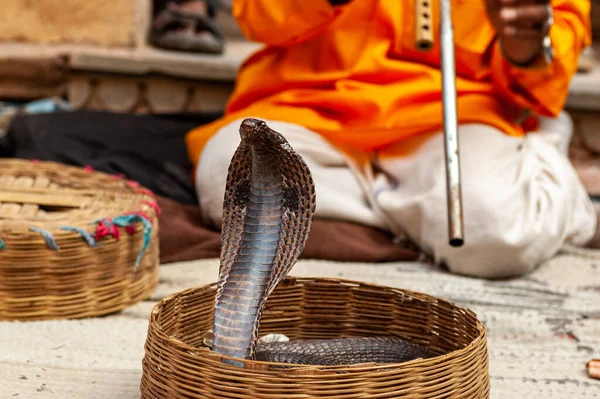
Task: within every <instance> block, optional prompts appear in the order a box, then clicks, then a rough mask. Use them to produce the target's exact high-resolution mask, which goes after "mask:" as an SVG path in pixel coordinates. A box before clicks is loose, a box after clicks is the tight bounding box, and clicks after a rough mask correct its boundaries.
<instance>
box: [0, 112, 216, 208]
mask: <svg viewBox="0 0 600 399" xmlns="http://www.w3.org/2000/svg"><path fill="white" fill-rule="evenodd" d="M217 117H218V115H195V114H194V115H164V116H150V115H131V114H116V113H109V112H100V111H73V112H57V113H50V114H38V115H21V116H17V117H15V118H14V119H13V120H12V122H11V124H10V126H9V128H8V130H7V133H6V135H5V136H4V137H2V138H1V139H0V156H1V157H4V158H22V159H39V160H42V161H54V162H60V163H63V164H67V165H74V166H81V167H83V166H86V165H89V166H91V167H93V168H94V169H96V170H99V171H102V172H105V173H111V174H121V173H122V174H123V175H125V177H127V178H128V179H131V180H135V181H137V182H139V183H140V184H142V185H143V186H145V187H147V188H148V189H150V190H152V191H153V192H155V193H156V194H158V195H162V196H166V197H169V198H172V199H174V200H176V201H178V202H180V203H182V204H187V205H193V204H196V203H197V197H196V189H195V187H194V184H193V181H192V178H191V168H192V165H191V164H190V162H189V161H188V153H187V149H186V147H185V141H184V137H185V135H186V134H187V133H188V131H189V130H190V129H193V128H194V127H196V126H198V125H202V124H204V123H208V122H210V121H212V120H214V119H216V118H217Z"/></svg>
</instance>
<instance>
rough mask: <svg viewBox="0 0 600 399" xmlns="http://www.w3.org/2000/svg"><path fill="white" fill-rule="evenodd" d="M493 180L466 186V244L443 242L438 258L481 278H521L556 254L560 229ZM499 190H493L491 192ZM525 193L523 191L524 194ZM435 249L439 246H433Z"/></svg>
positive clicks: (457, 270)
mask: <svg viewBox="0 0 600 399" xmlns="http://www.w3.org/2000/svg"><path fill="white" fill-rule="evenodd" d="M493 185H494V184H493V181H491V182H487V183H486V182H481V184H479V185H472V184H471V185H466V186H465V188H466V189H464V190H463V202H464V210H463V212H464V221H465V243H464V245H463V246H462V247H459V248H454V247H451V246H450V245H449V244H448V243H447V240H446V242H444V243H440V244H441V245H440V248H438V249H437V253H436V258H438V259H439V260H440V261H441V262H443V263H445V264H446V266H447V267H448V268H449V269H450V271H451V272H453V273H456V274H462V275H468V276H472V277H479V278H509V277H517V276H521V275H524V274H527V273H529V272H531V271H533V270H534V269H535V268H536V267H537V266H538V265H539V264H541V263H542V262H544V261H545V260H546V259H548V258H550V257H551V256H553V255H554V254H555V253H556V252H557V251H558V250H559V249H560V246H561V243H562V240H561V237H560V233H559V232H557V230H556V229H555V228H554V227H553V226H552V225H550V224H549V223H548V222H549V221H550V220H551V219H549V218H547V217H546V215H544V213H545V212H547V211H549V209H538V206H537V204H535V203H530V201H528V199H527V196H525V195H516V193H512V194H511V193H508V192H502V189H501V188H499V187H492V186H493ZM493 189H495V190H496V191H495V193H494V192H493V191H489V190H493ZM521 194H522V193H521ZM434 250H435V249H434Z"/></svg>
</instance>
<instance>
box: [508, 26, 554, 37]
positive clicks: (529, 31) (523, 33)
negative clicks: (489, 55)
mask: <svg viewBox="0 0 600 399" xmlns="http://www.w3.org/2000/svg"><path fill="white" fill-rule="evenodd" d="M503 33H504V36H506V37H510V38H513V39H523V40H542V39H543V38H544V37H545V36H546V32H544V31H540V30H539V29H533V28H515V27H514V26H506V27H504V28H503Z"/></svg>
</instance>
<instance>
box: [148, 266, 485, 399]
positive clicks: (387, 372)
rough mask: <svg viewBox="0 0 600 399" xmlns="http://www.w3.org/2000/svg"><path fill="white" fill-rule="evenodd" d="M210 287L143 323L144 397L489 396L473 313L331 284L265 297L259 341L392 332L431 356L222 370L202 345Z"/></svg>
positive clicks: (294, 285) (395, 292)
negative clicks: (381, 361)
mask: <svg viewBox="0 0 600 399" xmlns="http://www.w3.org/2000/svg"><path fill="white" fill-rule="evenodd" d="M215 290H216V284H212V285H206V286H202V287H199V288H194V289H190V290H187V291H183V292H180V293H177V294H174V295H171V296H169V297H167V298H165V299H163V300H162V301H161V302H160V303H159V304H157V305H156V306H155V308H154V309H153V311H152V314H151V316H150V325H149V329H148V338H147V341H146V346H145V350H146V355H145V357H144V361H143V376H142V382H141V392H142V398H145V399H175V398H240V399H242V398H243V399H260V398H265V399H266V398H270V399H275V398H338V399H343V398H378V399H387V398H410V399H417V398H419V399H433V398H436V399H441V398H448V399H467V398H488V397H489V389H490V385H489V383H490V382H489V375H488V356H487V346H486V332H485V328H484V326H483V325H482V324H481V323H480V322H479V321H478V320H477V318H476V316H475V314H474V313H472V312H471V311H469V310H464V309H461V308H458V307H456V306H455V305H453V304H452V303H450V302H447V301H445V300H442V299H438V298H434V297H431V296H428V295H424V294H421V293H415V292H410V291H405V290H400V289H393V288H387V287H382V286H376V285H372V284H363V283H357V282H352V281H346V280H337V279H313V278H291V277H288V278H286V279H285V280H284V281H283V282H282V283H281V284H280V286H278V287H277V289H276V290H275V292H274V293H273V294H272V296H271V297H270V298H269V299H268V301H267V305H266V310H265V313H264V315H263V318H262V322H261V330H260V334H261V335H264V334H269V333H282V334H285V335H287V336H289V337H290V339H310V338H335V337H350V336H376V335H377V336H381V335H394V336H398V337H402V338H405V339H408V340H411V341H413V342H417V343H420V344H423V345H425V346H427V347H429V348H430V349H431V350H432V351H434V352H435V353H436V354H437V355H438V356H436V357H433V358H430V359H426V360H421V359H419V360H414V361H410V362H406V363H402V364H387V365H375V364H361V365H353V366H296V365H289V366H288V365H286V366H285V367H282V365H281V364H274V363H266V362H256V361H245V367H244V368H238V367H235V366H230V365H227V364H225V363H223V362H222V361H221V360H222V359H223V357H221V356H220V355H218V354H216V353H214V352H212V351H210V350H209V349H207V348H206V347H204V346H203V336H204V334H205V332H206V331H207V330H208V329H210V328H212V320H213V301H214V295H215Z"/></svg>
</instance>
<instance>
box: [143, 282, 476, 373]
mask: <svg viewBox="0 0 600 399" xmlns="http://www.w3.org/2000/svg"><path fill="white" fill-rule="evenodd" d="M283 282H290V283H303V282H311V283H319V282H329V283H337V284H341V285H352V286H355V287H370V288H377V289H382V290H386V291H388V292H395V293H397V294H401V295H403V296H407V297H408V298H409V300H414V299H417V300H429V301H436V302H440V301H441V302H445V303H446V304H449V305H450V306H452V307H454V308H456V309H459V310H461V311H463V312H466V313H468V314H470V315H471V316H472V317H473V318H474V319H475V321H476V328H477V331H478V335H477V337H475V338H474V339H473V340H471V342H469V344H467V345H465V346H464V347H463V348H460V349H457V350H454V351H451V352H448V353H445V354H442V355H437V356H434V357H431V358H428V359H414V360H410V361H407V362H402V363H385V364H381V363H359V364H351V365H342V364H340V365H333V366H321V365H310V364H282V363H274V362H267V361H258V360H247V359H234V358H232V357H230V356H226V355H221V354H219V353H216V352H214V351H211V350H210V349H209V348H208V347H206V346H193V345H190V344H189V343H186V342H184V341H182V340H180V339H177V338H175V337H173V336H170V335H168V334H166V333H165V332H164V331H163V329H162V326H161V325H160V324H159V323H158V317H159V316H160V313H161V310H162V309H163V307H164V306H165V305H166V304H167V303H168V302H170V301H173V300H175V299H176V298H178V297H180V296H183V295H186V294H191V293H195V292H204V291H209V290H211V289H216V288H217V286H218V283H217V282H213V283H208V284H202V285H199V286H195V287H190V288H187V289H185V290H182V291H179V292H174V293H172V294H170V295H168V296H165V297H164V298H162V299H161V300H160V301H159V302H158V303H156V304H155V305H154V306H153V307H152V311H151V312H150V316H149V323H148V329H149V331H151V332H149V334H148V335H149V336H150V335H151V334H152V333H153V334H155V335H156V337H157V338H159V339H161V340H163V341H164V342H166V343H168V344H169V345H170V346H172V345H177V346H179V347H181V349H183V350H184V351H185V352H187V353H194V354H196V355H198V358H202V359H203V361H207V362H209V363H213V364H214V365H218V366H219V367H226V368H227V369H229V370H231V371H232V372H235V371H237V370H240V368H239V367H236V366H233V365H228V364H226V363H224V362H222V360H223V359H228V360H235V361H237V362H241V363H243V364H244V367H243V368H241V370H243V373H246V374H247V373H254V372H258V373H259V374H264V373H267V374H281V373H282V372H283V373H285V374H286V375H287V374H290V375H294V374H298V373H299V372H300V373H302V372H310V374H311V376H316V375H319V374H321V373H322V374H321V375H323V377H326V376H327V375H330V373H331V372H335V373H338V374H339V371H340V370H344V371H350V370H351V371H352V375H354V376H356V377H357V378H358V377H359V376H360V375H361V374H362V373H366V374H369V373H372V372H373V371H377V372H378V373H382V372H383V373H385V372H386V371H388V372H390V373H394V372H395V370H397V369H398V368H409V367H419V368H421V369H422V370H427V369H435V370H439V368H440V365H443V364H444V363H446V362H447V361H450V360H451V359H453V358H470V357H473V356H477V355H479V352H478V351H476V350H472V349H473V347H475V346H478V345H480V344H481V343H482V341H483V343H484V345H486V346H487V329H486V327H485V325H484V324H483V323H482V322H481V320H479V318H478V317H477V315H476V313H475V312H473V311H472V310H470V309H468V308H463V307H461V306H458V305H456V304H455V303H454V302H453V301H450V300H447V299H444V298H440V297H436V296H433V295H429V294H426V293H423V292H419V291H413V290H408V289H403V288H398V287H390V286H385V285H382V284H376V283H368V282H363V281H356V280H350V279H343V278H335V277H310V276H302V277H300V276H293V275H288V276H286V277H285V278H284V280H282V283H283ZM419 297H421V298H419ZM282 366H285V368H282ZM272 368H275V369H276V370H274V369H272ZM315 373H316V374H315ZM299 375H304V374H303V373H302V374H299Z"/></svg>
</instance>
